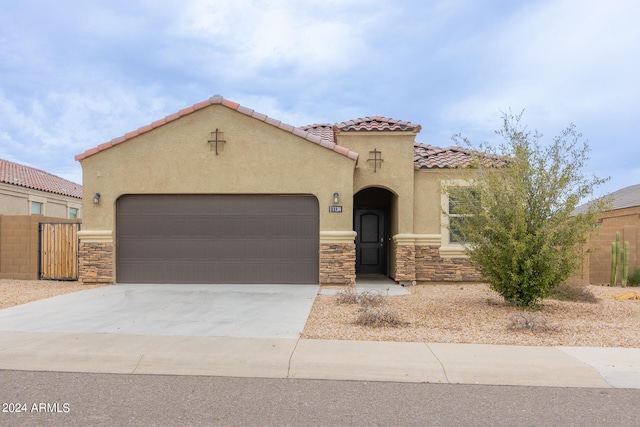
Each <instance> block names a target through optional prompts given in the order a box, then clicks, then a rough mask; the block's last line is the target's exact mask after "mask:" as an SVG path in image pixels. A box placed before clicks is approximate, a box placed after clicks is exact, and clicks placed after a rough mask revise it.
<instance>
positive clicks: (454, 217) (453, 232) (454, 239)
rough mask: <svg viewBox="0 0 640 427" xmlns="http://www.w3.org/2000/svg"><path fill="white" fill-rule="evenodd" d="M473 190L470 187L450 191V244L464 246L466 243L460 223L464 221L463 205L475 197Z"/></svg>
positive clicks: (455, 188)
mask: <svg viewBox="0 0 640 427" xmlns="http://www.w3.org/2000/svg"><path fill="white" fill-rule="evenodd" d="M473 194H474V193H473V190H472V189H471V188H468V187H454V188H451V189H449V204H448V210H447V212H448V214H449V243H450V244H458V245H461V244H464V243H466V241H465V239H464V236H463V235H462V233H461V232H460V227H459V225H458V224H459V223H460V221H462V217H463V212H464V210H463V209H462V203H463V202H464V200H469V198H470V197H473Z"/></svg>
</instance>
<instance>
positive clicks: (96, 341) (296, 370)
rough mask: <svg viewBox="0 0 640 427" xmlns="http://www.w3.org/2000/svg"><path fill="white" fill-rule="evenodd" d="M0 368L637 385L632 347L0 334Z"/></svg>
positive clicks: (639, 366)
mask: <svg viewBox="0 0 640 427" xmlns="http://www.w3.org/2000/svg"><path fill="white" fill-rule="evenodd" d="M0 369H10V370H34V371H62V372H97V373H118V374H161V375H211V376H236V377H264V378H305V379H340V380H366V381H396V382H430V383H450V384H495V385H522V386H555V387H595V388H611V387H619V388H640V349H626V348H588V347H585V348H582V347H522V346H494V345H475V344H434V343H416V342H409V343H407V342H371V341H325V340H307V339H297V338H243V337H188V336H162V335H129V334H99V333H56V332H19V331H2V332H0Z"/></svg>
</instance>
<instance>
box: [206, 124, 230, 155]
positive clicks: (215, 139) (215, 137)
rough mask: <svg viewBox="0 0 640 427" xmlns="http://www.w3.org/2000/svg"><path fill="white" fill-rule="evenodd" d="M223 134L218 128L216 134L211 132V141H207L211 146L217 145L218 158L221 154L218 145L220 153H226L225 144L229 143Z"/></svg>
mask: <svg viewBox="0 0 640 427" xmlns="http://www.w3.org/2000/svg"><path fill="white" fill-rule="evenodd" d="M223 136H224V135H223V133H222V132H219V131H218V128H216V131H215V132H211V139H210V140H209V141H207V142H208V143H209V144H213V143H215V144H216V156H217V155H218V154H219V153H218V144H221V145H220V148H219V151H220V153H222V152H223V151H224V144H226V143H227V141H225V140H224V139H222V138H223Z"/></svg>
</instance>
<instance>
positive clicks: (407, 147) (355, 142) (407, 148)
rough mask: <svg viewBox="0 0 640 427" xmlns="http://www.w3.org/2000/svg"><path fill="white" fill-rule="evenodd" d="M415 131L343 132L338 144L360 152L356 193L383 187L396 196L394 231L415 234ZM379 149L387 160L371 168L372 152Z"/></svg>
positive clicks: (393, 213)
mask: <svg viewBox="0 0 640 427" xmlns="http://www.w3.org/2000/svg"><path fill="white" fill-rule="evenodd" d="M414 139H415V133H413V132H375V131H370V132H364V131H361V132H341V133H339V134H338V135H337V143H338V145H341V146H343V147H347V148H349V149H350V150H352V151H355V152H356V153H359V154H360V159H359V161H358V166H357V167H356V170H355V173H354V180H353V193H352V194H356V193H357V192H358V191H360V190H362V189H364V188H367V187H380V188H385V189H387V190H389V191H391V192H392V193H393V194H394V195H395V196H396V197H395V198H394V203H393V204H392V206H391V209H392V212H391V224H390V226H391V230H390V232H391V234H393V235H395V234H399V233H413V202H414V200H413V198H414V191H413V186H414V183H413V171H414V168H413V142H414ZM374 149H377V150H378V151H380V152H381V157H382V159H383V162H382V164H381V166H380V168H379V169H376V170H375V171H374V168H373V167H371V164H372V162H369V161H367V159H369V152H370V151H373V150H374Z"/></svg>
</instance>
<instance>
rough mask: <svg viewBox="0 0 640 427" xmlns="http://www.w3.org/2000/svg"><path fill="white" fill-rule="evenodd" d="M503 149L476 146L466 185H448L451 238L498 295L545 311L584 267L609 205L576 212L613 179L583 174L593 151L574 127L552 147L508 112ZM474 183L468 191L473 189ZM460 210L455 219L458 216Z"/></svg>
mask: <svg viewBox="0 0 640 427" xmlns="http://www.w3.org/2000/svg"><path fill="white" fill-rule="evenodd" d="M496 134H497V135H499V136H500V137H501V142H500V144H499V145H498V146H497V147H496V146H491V145H488V144H484V145H481V146H480V147H479V148H476V149H473V148H471V144H470V142H469V141H468V140H467V139H466V138H463V137H461V136H460V135H456V136H454V140H456V141H457V142H458V143H463V144H466V145H467V146H468V147H469V149H468V151H467V153H468V155H469V156H470V157H471V160H470V161H469V159H467V164H465V165H464V167H462V165H461V167H462V173H463V175H464V177H465V179H464V182H465V186H464V187H446V188H444V189H443V190H444V191H445V192H446V193H447V194H448V195H449V200H450V206H451V208H450V209H449V212H445V214H446V215H449V218H450V228H451V233H452V234H456V235H457V236H458V239H459V241H462V242H464V243H465V246H466V251H467V253H468V255H469V258H470V260H471V262H472V264H473V265H474V266H475V267H476V268H477V270H478V271H479V272H480V273H481V274H482V276H483V277H484V278H485V280H487V281H488V282H489V284H490V286H491V288H492V289H493V290H495V291H496V292H498V293H499V294H500V295H501V296H502V297H504V299H505V300H506V301H508V302H510V303H513V304H515V305H517V306H520V307H531V306H535V305H537V304H538V303H539V302H540V301H541V300H542V299H543V298H545V297H546V296H548V295H549V293H550V292H551V291H552V290H553V289H554V288H555V287H556V286H557V285H558V284H560V283H562V282H563V281H566V280H567V279H568V278H569V277H570V276H571V274H572V273H574V272H575V271H576V269H577V268H579V266H580V263H581V262H582V259H583V256H584V246H585V243H586V242H587V240H588V238H589V236H590V234H591V233H593V232H594V231H596V229H597V219H598V214H599V213H600V212H602V211H603V210H605V209H606V208H607V206H608V203H609V201H608V199H606V198H600V199H597V200H594V201H592V202H591V203H590V204H589V205H588V208H587V209H586V210H584V211H582V212H580V213H576V212H575V209H576V207H577V206H578V204H579V203H580V202H581V201H583V200H584V199H586V198H590V197H591V196H592V195H593V193H594V190H595V188H596V187H597V186H599V185H600V184H602V183H603V182H605V181H606V180H607V179H608V178H607V179H601V178H598V177H595V176H586V175H585V174H584V173H583V171H582V170H583V168H584V166H585V162H586V161H587V160H588V159H589V157H588V153H589V147H588V144H587V143H586V141H583V137H582V134H580V133H578V132H577V131H576V128H575V126H574V125H569V126H568V127H567V128H566V129H564V130H563V131H562V132H561V134H560V135H559V136H557V137H555V138H553V140H552V141H551V143H549V144H547V145H544V144H543V143H542V137H543V135H542V134H540V133H538V132H537V131H533V132H531V131H529V130H528V129H527V127H526V126H524V125H523V124H522V113H520V114H513V113H511V112H510V113H503V115H502V129H500V130H498V131H496ZM467 185H468V186H467ZM452 211H453V212H455V216H452V215H451V212H452Z"/></svg>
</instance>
